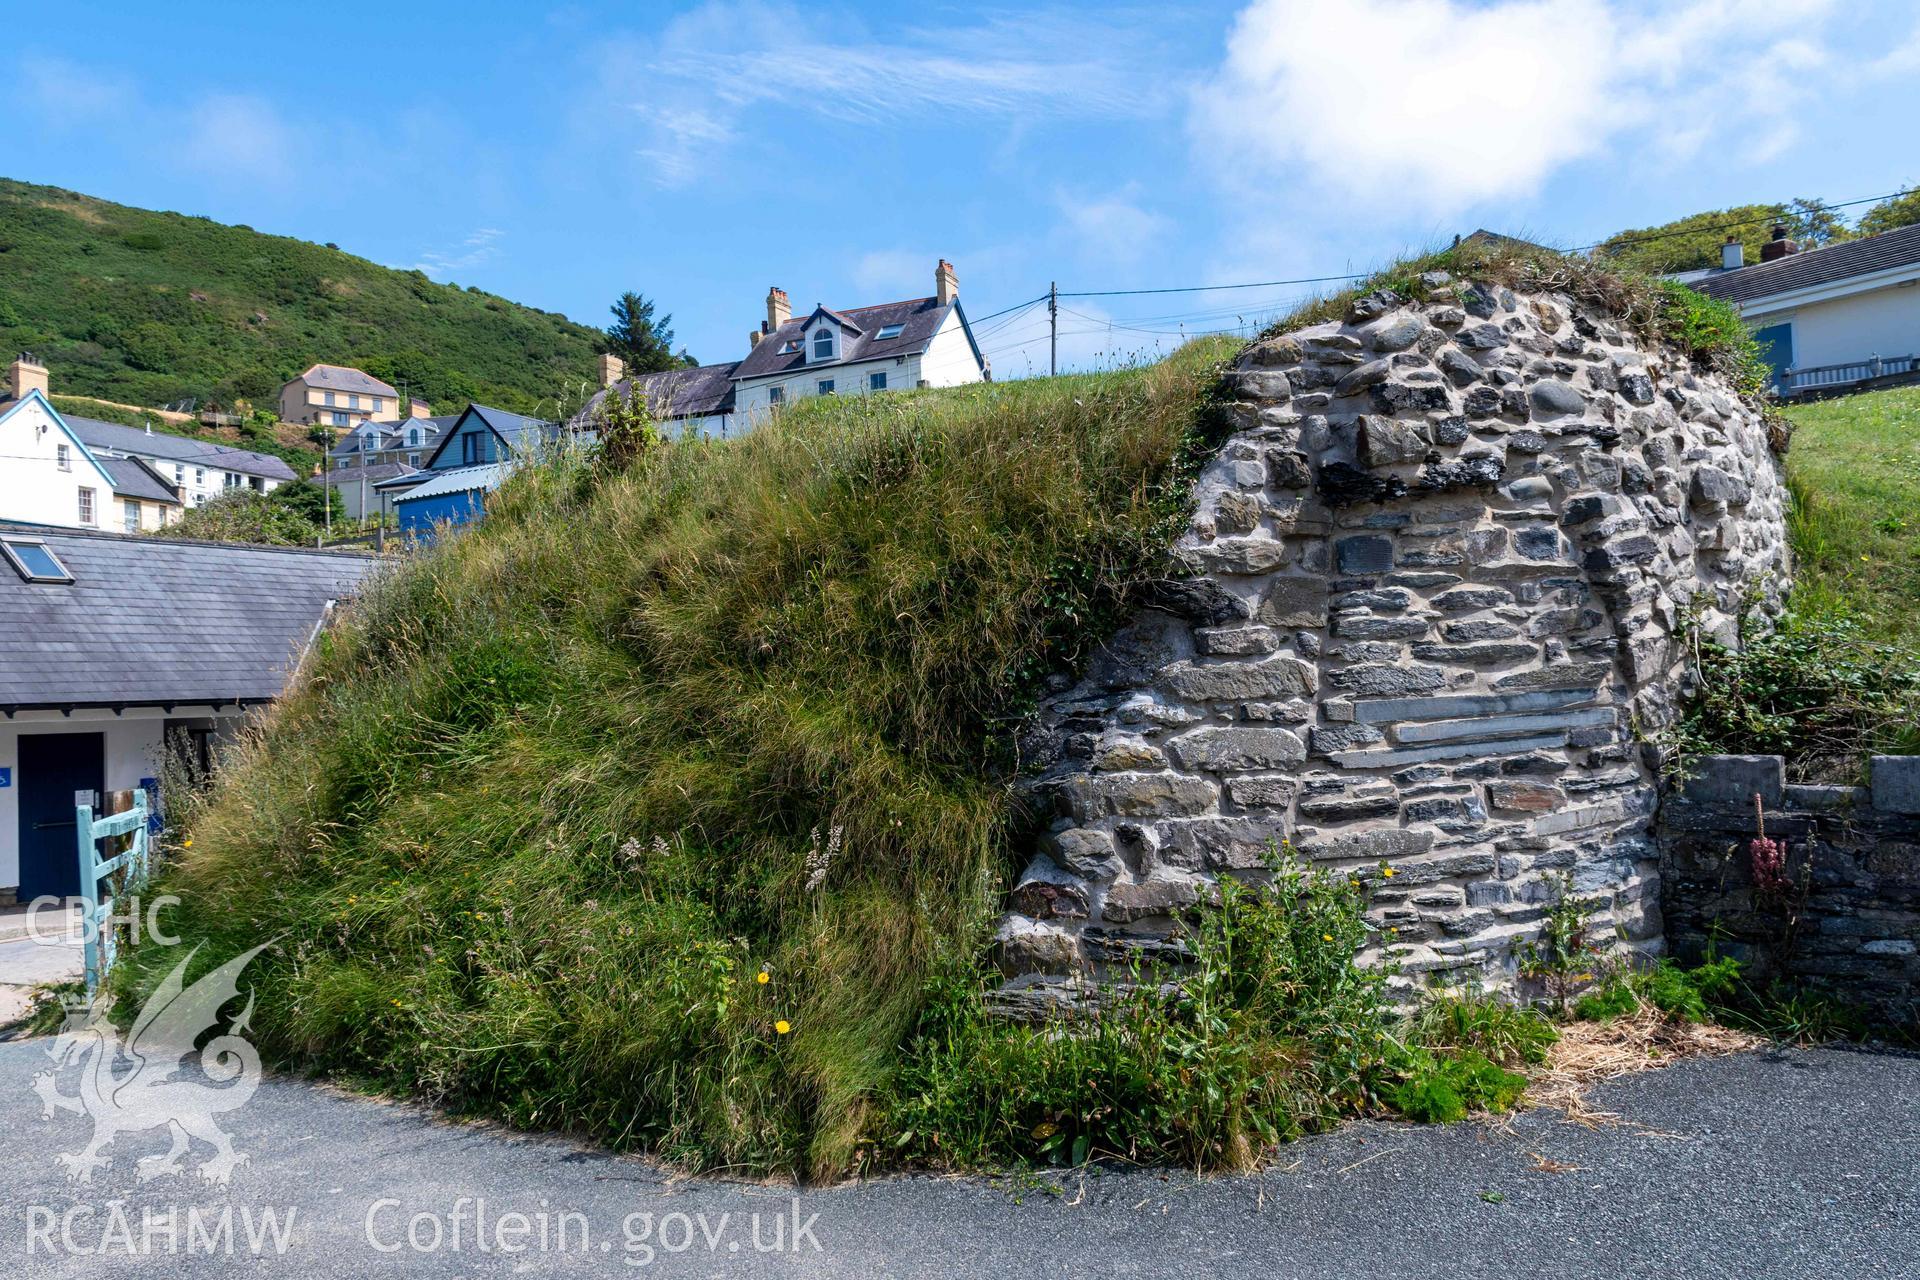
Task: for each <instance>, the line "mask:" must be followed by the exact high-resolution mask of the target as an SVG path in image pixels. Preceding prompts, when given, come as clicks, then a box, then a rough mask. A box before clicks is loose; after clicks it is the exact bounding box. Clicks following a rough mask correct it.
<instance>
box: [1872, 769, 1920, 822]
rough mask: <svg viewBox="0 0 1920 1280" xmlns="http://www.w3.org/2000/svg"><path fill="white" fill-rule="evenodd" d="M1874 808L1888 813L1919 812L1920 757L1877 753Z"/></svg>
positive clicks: (1873, 773) (1874, 772)
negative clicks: (1878, 754)
mask: <svg viewBox="0 0 1920 1280" xmlns="http://www.w3.org/2000/svg"><path fill="white" fill-rule="evenodd" d="M1872 779H1873V807H1874V808H1876V809H1879V810H1882V811H1883V812H1886V813H1920V756H1875V757H1873V763H1872Z"/></svg>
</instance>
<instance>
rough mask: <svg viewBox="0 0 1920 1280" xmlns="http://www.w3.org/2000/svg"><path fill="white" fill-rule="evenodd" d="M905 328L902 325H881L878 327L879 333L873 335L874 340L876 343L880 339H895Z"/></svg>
mask: <svg viewBox="0 0 1920 1280" xmlns="http://www.w3.org/2000/svg"><path fill="white" fill-rule="evenodd" d="M906 327H907V326H905V325H903V324H883V325H881V326H880V332H878V333H876V334H874V335H873V337H874V340H875V341H876V342H877V341H879V340H880V339H882V338H897V337H899V336H900V335H901V333H903V332H905V330H906Z"/></svg>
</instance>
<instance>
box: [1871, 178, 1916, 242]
mask: <svg viewBox="0 0 1920 1280" xmlns="http://www.w3.org/2000/svg"><path fill="white" fill-rule="evenodd" d="M1917 222H1920V186H1915V187H1914V188H1913V189H1912V190H1911V191H1908V192H1906V193H1904V194H1902V195H1897V196H1894V197H1892V198H1891V199H1888V200H1882V201H1881V202H1880V203H1879V204H1877V205H1875V206H1873V208H1871V209H1869V210H1867V211H1866V212H1865V213H1863V214H1861V215H1860V234H1861V235H1863V236H1877V235H1879V234H1880V233H1881V232H1882V231H1892V230H1893V229H1894V228H1896V227H1910V226H1913V225H1914V224H1915V223H1917Z"/></svg>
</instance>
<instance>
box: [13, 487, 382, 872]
mask: <svg viewBox="0 0 1920 1280" xmlns="http://www.w3.org/2000/svg"><path fill="white" fill-rule="evenodd" d="M373 563H374V561H373V560H372V559H371V558H370V557H366V556H357V555H342V554H339V553H336V552H321V551H308V550H299V549H293V548H285V547H251V546H236V545H227V544H221V543H206V542H188V541H176V540H172V539H158V538H130V537H127V536H125V535H122V534H112V533H102V532H97V531H93V530H74V529H49V528H44V527H40V526H33V525H22V524H0V902H5V901H9V900H17V901H25V900H29V899H31V898H34V897H36V896H39V895H41V894H53V895H61V896H64V895H69V894H71V893H73V892H74V891H75V889H76V888H77V881H78V862H77V859H76V856H75V847H76V846H75V843H74V828H73V794H74V792H76V791H102V790H116V791H117V790H122V789H126V788H131V787H136V786H137V787H151V786H153V785H154V782H155V779H157V778H158V777H159V776H160V762H161V755H162V749H163V744H166V743H172V744H175V745H177V746H179V747H181V748H184V749H187V750H189V751H191V752H193V753H194V754H196V755H197V756H198V757H199V759H200V762H201V763H203V764H204V763H206V762H208V761H210V759H211V751H212V748H213V745H214V744H215V743H217V742H218V741H220V740H221V739H222V738H223V737H225V736H227V735H230V734H231V733H232V732H234V730H235V729H236V728H237V727H238V726H239V725H240V724H241V722H242V720H243V718H244V717H245V715H246V714H247V713H248V712H249V711H250V709H252V708H254V707H257V706H259V705H261V704H264V703H267V702H270V701H272V700H273V699H274V698H276V697H278V696H279V694H280V691H281V689H282V688H283V687H284V685H285V683H286V681H287V678H288V676H289V675H290V674H291V672H292V671H293V670H294V668H295V667H296V666H297V665H298V662H299V660H300V657H301V655H302V654H303V653H304V652H305V649H306V647H307V645H308V644H310V643H311V642H312V639H313V636H314V634H315V632H316V631H317V630H318V628H319V627H320V625H321V624H322V623H323V622H324V621H325V620H326V618H327V616H328V614H329V612H330V610H331V609H332V608H333V605H334V603H335V602H336V601H339V600H343V599H345V598H347V597H349V596H351V595H352V594H353V593H354V592H355V590H356V589H358V587H359V585H360V583H361V582H362V580H363V579H364V578H365V577H366V574H367V572H368V571H369V569H370V568H371V567H372V565H373Z"/></svg>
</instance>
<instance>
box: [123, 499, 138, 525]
mask: <svg viewBox="0 0 1920 1280" xmlns="http://www.w3.org/2000/svg"><path fill="white" fill-rule="evenodd" d="M120 514H121V519H122V520H124V521H125V523H126V528H127V532H128V533H138V532H140V502H139V500H138V499H136V498H122V499H121V500H120Z"/></svg>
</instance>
